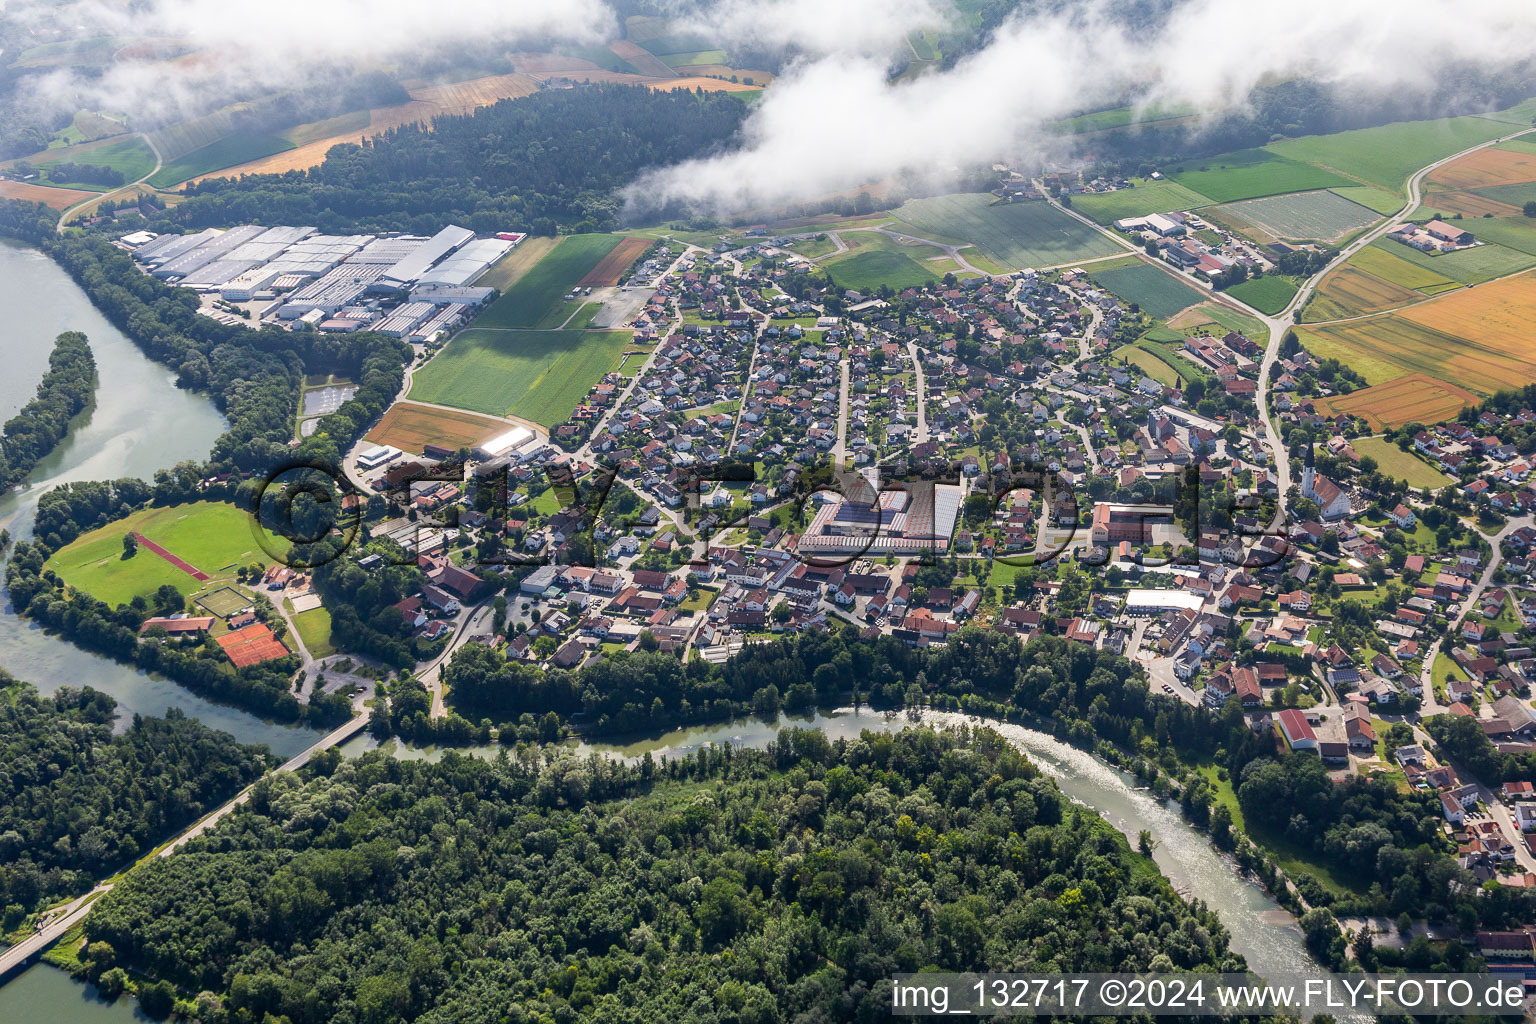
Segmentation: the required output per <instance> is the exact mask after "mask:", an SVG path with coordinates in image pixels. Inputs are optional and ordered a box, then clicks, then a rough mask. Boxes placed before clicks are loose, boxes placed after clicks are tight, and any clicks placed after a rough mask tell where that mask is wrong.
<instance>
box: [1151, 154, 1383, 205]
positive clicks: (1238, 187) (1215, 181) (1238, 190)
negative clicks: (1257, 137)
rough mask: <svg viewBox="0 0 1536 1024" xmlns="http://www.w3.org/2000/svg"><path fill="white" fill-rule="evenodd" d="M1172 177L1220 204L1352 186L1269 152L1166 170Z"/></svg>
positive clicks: (1321, 170) (1212, 159)
mask: <svg viewBox="0 0 1536 1024" xmlns="http://www.w3.org/2000/svg"><path fill="white" fill-rule="evenodd" d="M1164 173H1165V174H1167V175H1168V176H1169V177H1170V178H1172V179H1173V180H1174V181H1176V182H1178V183H1179V184H1180V185H1183V186H1185V187H1186V188H1190V189H1193V190H1194V191H1196V192H1199V193H1200V194H1201V195H1206V196H1210V197H1211V198H1212V199H1213V200H1215V201H1216V202H1218V203H1230V202H1233V201H1234V200H1238V199H1252V198H1254V197H1256V196H1273V195H1279V194H1280V193H1282V192H1301V191H1304V190H1306V189H1315V188H1328V187H1330V186H1333V185H1352V184H1354V182H1352V181H1350V180H1349V179H1347V178H1344V177H1342V176H1340V175H1338V174H1335V173H1333V172H1332V171H1328V170H1324V169H1323V168H1321V167H1314V166H1312V165H1310V164H1307V163H1303V162H1301V161H1297V160H1291V159H1288V158H1286V157H1284V156H1281V155H1280V154H1278V153H1274V152H1271V151H1269V150H1267V149H1242V150H1238V151H1237V152H1235V153H1223V154H1222V155H1221V156H1213V157H1210V158H1208V159H1205V160H1201V161H1199V162H1198V163H1195V162H1187V163H1184V164H1180V165H1179V166H1178V167H1176V168H1174V169H1173V171H1172V172H1169V171H1167V170H1165V171H1164Z"/></svg>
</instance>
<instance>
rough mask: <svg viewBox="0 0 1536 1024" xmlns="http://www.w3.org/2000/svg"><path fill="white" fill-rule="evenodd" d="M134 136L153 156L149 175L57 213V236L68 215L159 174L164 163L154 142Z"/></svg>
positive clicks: (60, 232)
mask: <svg viewBox="0 0 1536 1024" xmlns="http://www.w3.org/2000/svg"><path fill="white" fill-rule="evenodd" d="M134 134H136V135H138V137H139V138H141V139H143V140H144V144H145V145H146V146H148V147H149V151H150V152H151V153H153V154H155V166H154V167H151V168H150V170H149V173H148V174H146V175H144V177H142V178H140V179H139V180H138V181H130V182H128V184H126V185H119V186H118V187H117V188H115V189H113V190H112V191H110V192H103V193H102V194H101V195H97V196H91V197H90V198H89V199H82V200H80V202H78V203H76V204H74V205H73V206H67V207H65V208H64V209H63V210H62V211H61V212H60V213H59V222H58V224H56V225H54V231H56V232H58V233H59V234H61V235H62V234H63V233H64V222H65V221H67V220H69V215H70V214H72V213H74V212H75V211H77V210H82V209H84V208H85V207H87V206H90V205H91V204H92V203H96V204H100V203H101V202H102V201H104V200H107V199H111V198H112V197H113V196H115V195H117V194H118V193H119V192H126V191H128V190H129V189H130V188H134V187H136V186H139V185H142V184H144V183H145V182H146V181H148V180H149V179H150V178H153V177H154V176H155V175H157V174H159V173H160V168H162V167H164V166H165V161H164V159H162V158H161V156H160V148H159V147H158V146H156V145H155V142H154V140H153V139H151V138H150V137H149V135H148V134H146V133H145V132H135V133H134Z"/></svg>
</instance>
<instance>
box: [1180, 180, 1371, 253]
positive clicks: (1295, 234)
mask: <svg viewBox="0 0 1536 1024" xmlns="http://www.w3.org/2000/svg"><path fill="white" fill-rule="evenodd" d="M1209 212H1210V213H1212V214H1219V215H1222V216H1224V217H1226V218H1228V219H1230V220H1233V221H1237V222H1239V224H1250V225H1252V226H1253V227H1255V228H1258V229H1259V232H1261V233H1262V234H1264V235H1267V236H1268V238H1269V239H1282V238H1283V239H1289V240H1292V241H1318V242H1337V241H1339V240H1340V239H1342V238H1344V237H1346V236H1348V235H1352V234H1354V233H1355V232H1356V231H1359V230H1360V229H1361V228H1363V227H1366V226H1367V225H1369V224H1371V223H1373V222H1375V221H1377V220H1379V219H1380V217H1379V216H1378V215H1377V214H1376V212H1375V211H1374V210H1368V209H1366V208H1365V207H1364V206H1361V205H1360V204H1359V203H1353V202H1350V201H1349V200H1348V199H1345V198H1344V197H1343V196H1340V195H1337V194H1336V193H1333V192H1327V191H1320V192H1299V193H1295V194H1292V195H1283V196H1267V197H1264V198H1261V199H1245V200H1243V201H1241V202H1236V203H1231V204H1229V205H1226V206H1219V207H1217V208H1216V209H1215V210H1212V211H1209ZM1265 240H1266V239H1260V241H1265Z"/></svg>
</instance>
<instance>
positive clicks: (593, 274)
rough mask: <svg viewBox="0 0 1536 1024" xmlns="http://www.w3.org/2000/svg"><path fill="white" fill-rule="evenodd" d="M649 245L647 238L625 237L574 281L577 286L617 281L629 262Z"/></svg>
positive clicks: (605, 285)
mask: <svg viewBox="0 0 1536 1024" xmlns="http://www.w3.org/2000/svg"><path fill="white" fill-rule="evenodd" d="M650 247H651V241H650V239H648V238H626V239H624V241H622V242H620V243H619V244H618V245H616V246H614V247H613V251H611V252H610V253H608V255H607V256H604V257H603V258H602V260H601V261H600V262H599V263H598V264H597V266H595V267H593V268H592V269H591V270H589V271H587V273H586V276H585V277H583V278H582V279H581V280H580V281H577V282H576V287H578V288H606V287H608V286H610V285H615V284H618V283H619V278H621V277H623V276H624V271H626V270H628V269H629V266H630V264H631V263H634V262H635V260H637V259H639V258H640V255H641V253H643V252H645V250H647V249H649V248H650Z"/></svg>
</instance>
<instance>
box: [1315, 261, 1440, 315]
mask: <svg viewBox="0 0 1536 1024" xmlns="http://www.w3.org/2000/svg"><path fill="white" fill-rule="evenodd" d="M1423 298H1424V296H1423V295H1420V294H1419V293H1418V292H1416V291H1413V290H1412V289H1409V288H1404V287H1403V286H1402V285H1397V284H1393V283H1392V282H1391V281H1386V280H1383V279H1382V278H1379V277H1377V276H1376V275H1375V274H1369V273H1366V272H1365V271H1364V270H1361V269H1360V268H1358V267H1355V266H1352V265H1349V264H1346V265H1344V266H1342V267H1340V268H1338V269H1337V270H1335V271H1334V272H1333V273H1331V274H1329V275H1328V276H1327V277H1326V278H1324V280H1323V283H1322V285H1321V287H1319V288H1318V290H1317V296H1316V298H1314V299H1313V300H1312V301H1311V302H1310V303H1308V305H1307V313H1306V319H1307V320H1308V321H1309V322H1311V323H1318V322H1319V321H1325V320H1343V319H1346V318H1347V317H1352V316H1360V315H1362V314H1365V313H1380V312H1383V311H1384V310H1388V309H1396V308H1397V307H1398V306H1406V305H1407V304H1408V303H1410V302H1420V301H1422V300H1423Z"/></svg>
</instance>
